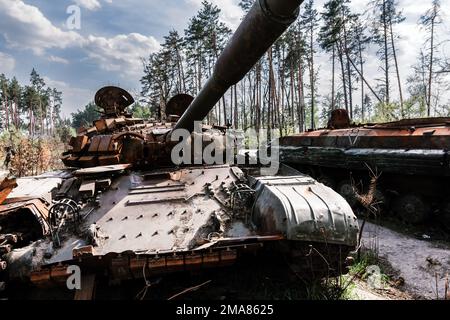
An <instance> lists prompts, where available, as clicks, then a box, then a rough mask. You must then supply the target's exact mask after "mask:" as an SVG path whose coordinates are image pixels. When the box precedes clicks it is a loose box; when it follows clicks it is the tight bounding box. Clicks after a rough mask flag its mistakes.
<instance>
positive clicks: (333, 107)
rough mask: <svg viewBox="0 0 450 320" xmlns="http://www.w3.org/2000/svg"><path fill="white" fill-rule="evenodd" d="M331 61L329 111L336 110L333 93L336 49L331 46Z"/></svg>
mask: <svg viewBox="0 0 450 320" xmlns="http://www.w3.org/2000/svg"><path fill="white" fill-rule="evenodd" d="M331 59H332V60H333V61H332V63H331V69H332V70H331V110H335V109H336V97H335V96H336V91H335V73H336V67H335V66H336V47H335V45H334V44H333V55H332V57H331Z"/></svg>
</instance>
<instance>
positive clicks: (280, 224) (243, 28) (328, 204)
mask: <svg viewBox="0 0 450 320" xmlns="http://www.w3.org/2000/svg"><path fill="white" fill-rule="evenodd" d="M300 3H301V1H299V0H282V1H281V0H277V1H275V0H261V1H257V2H256V4H255V5H254V6H253V8H252V9H251V10H250V12H249V13H248V15H247V16H246V18H245V19H244V20H243V22H242V23H241V25H240V27H239V28H238V29H237V31H236V33H235V34H234V36H233V38H232V39H231V41H230V42H229V44H228V45H227V47H226V48H225V50H224V51H223V53H222V54H221V55H220V57H219V58H218V61H217V65H216V67H215V71H214V73H213V75H212V77H211V78H210V79H209V81H208V82H207V83H206V85H205V86H204V87H203V88H202V90H201V91H200V93H199V94H198V96H197V97H196V98H195V99H193V98H192V97H190V96H188V95H177V96H175V97H174V98H173V99H172V100H171V101H169V103H168V105H167V107H166V114H167V119H165V121H161V120H160V121H151V120H143V119H136V118H133V117H132V115H131V114H129V113H127V107H128V106H130V105H131V104H132V103H133V102H134V99H133V97H132V96H131V95H130V94H129V93H128V92H126V91H125V90H123V89H121V88H118V87H105V88H102V89H100V90H99V91H98V92H97V94H96V96H95V103H96V104H97V106H98V107H100V108H101V110H102V114H101V118H100V119H98V120H97V121H95V122H94V125H93V126H92V127H91V128H84V129H81V130H79V132H78V135H77V136H76V137H74V138H72V139H71V141H70V149H69V150H68V151H67V152H66V153H64V155H63V157H62V161H63V162H64V164H65V166H66V169H64V170H61V171H57V172H50V173H46V174H43V175H40V176H36V177H25V178H20V179H17V181H16V183H17V185H18V186H17V187H16V188H13V187H14V181H13V178H11V177H8V178H5V179H4V181H5V186H6V187H7V189H5V190H9V191H11V190H12V191H11V193H10V194H9V195H7V196H6V197H5V199H4V201H3V202H2V204H1V205H0V228H1V229H0V250H1V251H0V257H1V260H2V262H1V263H2V264H1V270H2V271H0V277H1V279H0V282H3V283H4V284H6V287H7V291H6V292H9V293H14V292H15V290H18V288H22V286H23V284H26V288H27V290H28V291H27V292H29V290H31V289H30V288H36V289H39V288H43V287H48V286H59V287H60V288H63V289H65V288H66V287H65V286H66V281H67V280H68V279H69V276H71V275H72V274H71V272H72V271H70V270H77V269H76V268H79V270H81V277H82V278H81V290H76V291H75V298H77V299H90V298H93V297H94V284H95V283H96V282H97V281H98V279H107V283H112V284H117V283H120V282H121V281H124V280H128V279H144V280H145V281H147V279H150V278H151V277H153V276H157V275H161V274H167V273H173V272H179V271H190V270H199V269H202V268H211V267H219V266H228V265H231V264H233V263H234V262H235V261H236V260H237V259H238V258H240V257H242V256H245V255H246V254H248V253H253V252H258V251H260V250H266V248H270V250H275V252H279V253H282V254H283V255H284V256H285V257H286V259H287V260H288V261H290V263H292V265H295V266H297V267H298V268H297V269H298V270H302V272H303V273H301V275H305V276H307V275H310V274H314V275H315V276H324V275H335V274H340V273H342V272H345V269H344V267H343V261H344V259H345V257H346V256H347V254H348V253H349V252H350V251H351V250H353V249H354V248H355V246H356V245H357V243H358V233H359V227H358V221H357V219H356V217H355V215H354V214H353V211H352V209H351V208H350V206H349V205H348V203H347V202H346V201H345V200H344V199H343V198H342V197H341V196H340V195H338V194H337V193H336V192H334V191H333V190H332V189H330V188H328V187H326V186H324V185H323V184H321V183H318V182H317V181H315V180H313V179H312V178H311V177H309V176H306V175H303V174H301V173H299V172H297V171H295V170H293V169H290V168H288V167H286V166H281V167H280V170H279V172H278V173H277V174H274V175H271V176H263V175H261V174H258V173H259V171H260V170H258V169H259V168H258V167H257V166H254V165H248V166H247V165H233V164H228V163H225V164H212V165H211V164H210V165H207V164H205V163H199V164H195V165H188V164H180V163H178V164H175V163H173V162H172V157H171V153H172V150H173V149H174V147H175V146H176V145H177V141H172V140H174V139H172V138H173V136H174V135H175V132H177V131H176V129H180V130H184V132H187V133H188V134H189V135H190V136H191V138H192V136H194V135H200V136H201V138H202V144H203V148H206V147H208V146H210V145H211V144H212V143H217V145H219V146H220V145H221V142H222V141H223V139H224V137H225V131H226V128H225V127H220V126H206V125H201V126H200V132H194V124H195V121H201V120H203V118H204V117H205V116H206V115H207V114H208V112H209V111H210V110H211V109H212V108H213V107H214V105H215V104H216V103H217V101H218V100H219V99H220V98H221V97H222V95H223V94H224V93H225V92H226V91H227V89H228V88H229V87H230V86H231V85H233V84H235V83H236V82H238V81H239V80H240V79H241V78H242V77H244V76H245V74H246V73H247V72H248V71H249V70H250V69H251V67H252V66H253V65H254V64H255V63H256V62H257V61H258V59H259V58H260V57H261V56H262V55H263V54H264V53H265V52H266V51H267V49H268V48H269V46H270V45H271V44H272V43H273V42H274V41H275V40H276V39H277V38H278V37H279V36H280V35H281V34H282V33H283V32H284V31H285V30H286V28H287V27H288V26H289V25H290V24H291V23H292V22H293V21H294V20H295V18H296V16H297V14H298V7H299V5H300ZM202 150H203V149H202ZM274 248H275V249H274ZM74 267H75V269H74ZM73 272H75V271H73ZM146 283H147V282H146ZM47 292H50V291H47ZM63 292H64V293H65V294H68V290H65V291H64V290H63ZM70 293H71V294H73V291H71V292H70ZM59 297H60V296H59Z"/></svg>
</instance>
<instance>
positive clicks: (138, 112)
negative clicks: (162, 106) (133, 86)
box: [130, 103, 152, 119]
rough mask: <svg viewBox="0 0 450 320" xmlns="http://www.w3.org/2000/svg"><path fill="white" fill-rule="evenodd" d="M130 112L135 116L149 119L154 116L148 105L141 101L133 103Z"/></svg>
mask: <svg viewBox="0 0 450 320" xmlns="http://www.w3.org/2000/svg"><path fill="white" fill-rule="evenodd" d="M130 112H131V113H132V114H133V117H135V118H141V119H149V118H151V117H152V112H151V110H150V108H149V107H148V106H143V105H141V104H139V103H135V104H133V106H132V107H131V110H130Z"/></svg>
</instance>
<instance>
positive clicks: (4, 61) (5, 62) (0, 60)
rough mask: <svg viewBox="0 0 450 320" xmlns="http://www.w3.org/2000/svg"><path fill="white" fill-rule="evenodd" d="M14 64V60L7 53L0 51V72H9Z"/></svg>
mask: <svg viewBox="0 0 450 320" xmlns="http://www.w3.org/2000/svg"><path fill="white" fill-rule="evenodd" d="M15 66H16V60H15V59H14V58H13V57H12V56H10V55H9V54H6V53H3V52H0V73H6V74H8V73H11V72H12V71H13V70H14V68H15Z"/></svg>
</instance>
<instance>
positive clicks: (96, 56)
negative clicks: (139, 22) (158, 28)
mask: <svg viewBox="0 0 450 320" xmlns="http://www.w3.org/2000/svg"><path fill="white" fill-rule="evenodd" d="M84 48H85V49H86V50H87V52H88V56H89V57H90V58H91V59H93V60H94V61H96V62H97V63H98V64H99V65H100V67H101V68H103V69H105V70H108V71H117V72H122V73H124V74H125V75H134V76H137V75H139V74H140V73H141V71H142V64H141V58H144V57H147V56H148V55H149V54H150V53H152V52H155V51H157V50H159V43H158V41H157V40H156V39H155V38H154V37H152V36H150V37H146V36H144V35H142V34H139V33H130V34H128V35H124V34H121V35H117V36H115V37H113V38H104V37H96V36H93V35H90V36H89V37H88V38H87V39H86V41H85V43H84Z"/></svg>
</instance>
